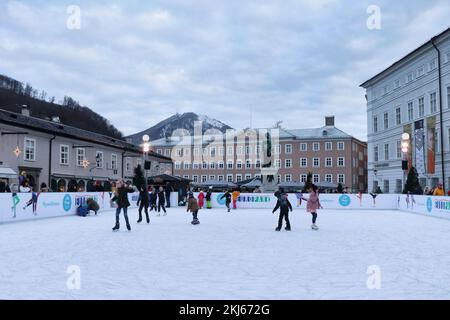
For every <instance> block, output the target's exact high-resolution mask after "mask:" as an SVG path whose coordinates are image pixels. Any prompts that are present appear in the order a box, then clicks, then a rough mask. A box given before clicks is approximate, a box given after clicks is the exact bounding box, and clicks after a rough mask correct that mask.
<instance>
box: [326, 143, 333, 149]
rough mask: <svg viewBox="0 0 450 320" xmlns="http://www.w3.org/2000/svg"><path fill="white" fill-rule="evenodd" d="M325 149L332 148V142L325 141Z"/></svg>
mask: <svg viewBox="0 0 450 320" xmlns="http://www.w3.org/2000/svg"><path fill="white" fill-rule="evenodd" d="M325 150H327V151H330V150H333V143H332V142H325Z"/></svg>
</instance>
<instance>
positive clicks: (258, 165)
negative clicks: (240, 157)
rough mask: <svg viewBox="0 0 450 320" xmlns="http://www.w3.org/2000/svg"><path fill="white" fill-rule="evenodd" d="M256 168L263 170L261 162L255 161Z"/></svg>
mask: <svg viewBox="0 0 450 320" xmlns="http://www.w3.org/2000/svg"><path fill="white" fill-rule="evenodd" d="M255 168H256V169H259V168H261V160H256V161H255Z"/></svg>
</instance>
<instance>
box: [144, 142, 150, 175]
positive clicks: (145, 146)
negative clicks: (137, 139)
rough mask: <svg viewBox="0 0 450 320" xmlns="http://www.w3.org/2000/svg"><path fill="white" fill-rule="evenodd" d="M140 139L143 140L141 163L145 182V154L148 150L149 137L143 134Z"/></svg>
mask: <svg viewBox="0 0 450 320" xmlns="http://www.w3.org/2000/svg"><path fill="white" fill-rule="evenodd" d="M142 141H143V142H144V143H143V144H142V151H143V164H144V177H145V183H147V170H146V169H145V158H146V155H147V154H148V153H149V152H150V137H149V135H148V134H145V135H144V136H143V137H142Z"/></svg>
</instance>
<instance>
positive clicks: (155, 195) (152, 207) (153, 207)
mask: <svg viewBox="0 0 450 320" xmlns="http://www.w3.org/2000/svg"><path fill="white" fill-rule="evenodd" d="M157 201H158V193H157V192H156V188H154V187H152V188H151V191H150V211H152V210H155V211H156V209H157V206H156V203H157Z"/></svg>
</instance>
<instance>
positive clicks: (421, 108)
mask: <svg viewBox="0 0 450 320" xmlns="http://www.w3.org/2000/svg"><path fill="white" fill-rule="evenodd" d="M424 115H425V98H424V97H420V98H419V117H423V116H424Z"/></svg>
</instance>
